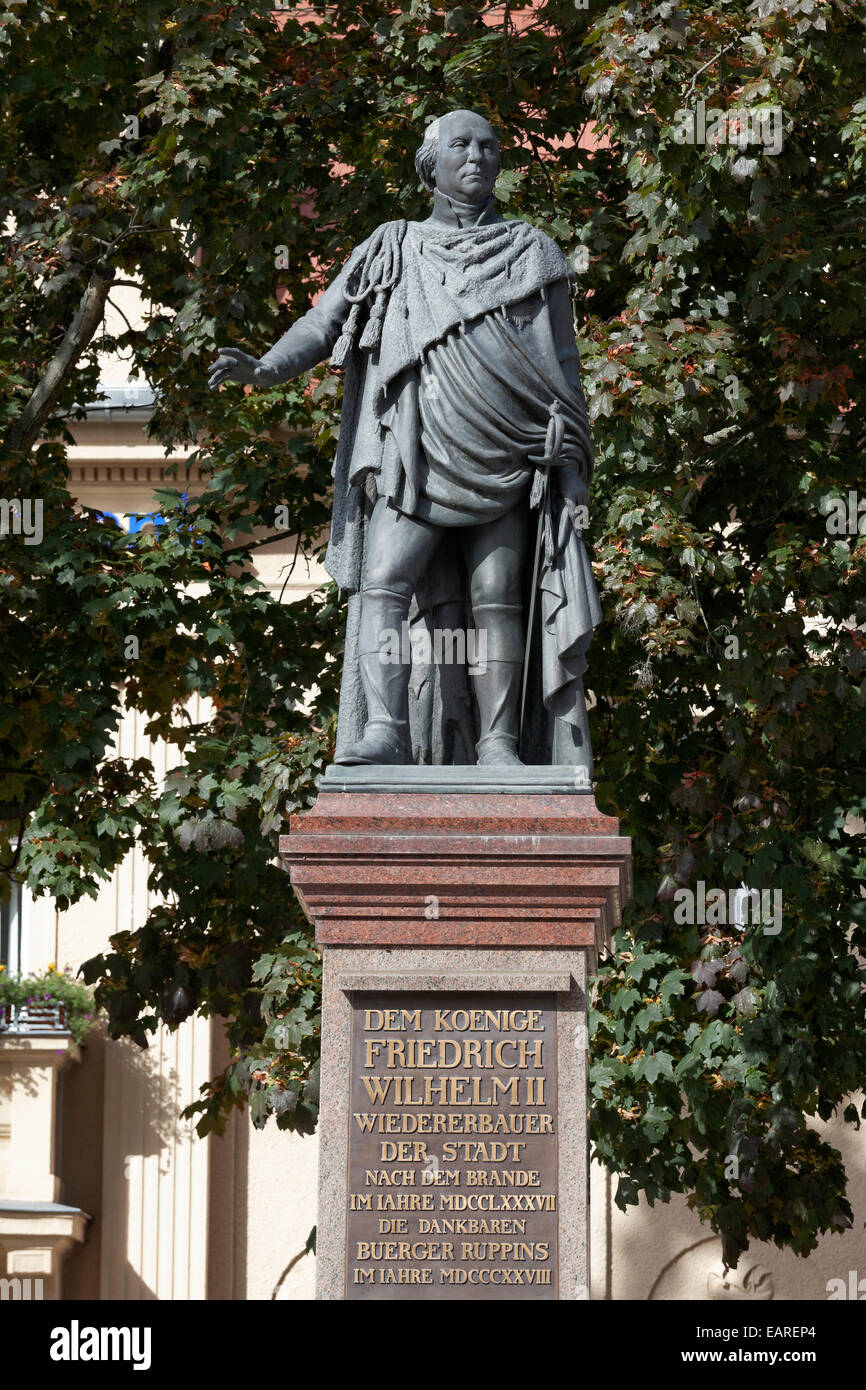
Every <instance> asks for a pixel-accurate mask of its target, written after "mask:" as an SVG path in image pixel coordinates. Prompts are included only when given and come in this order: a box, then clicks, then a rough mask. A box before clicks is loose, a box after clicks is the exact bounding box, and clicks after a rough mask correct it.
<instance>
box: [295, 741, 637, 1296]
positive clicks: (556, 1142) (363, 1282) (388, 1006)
mask: <svg viewBox="0 0 866 1390" xmlns="http://www.w3.org/2000/svg"><path fill="white" fill-rule="evenodd" d="M576 771H577V772H579V769H578V770H575V769H567V768H550V767H546V768H514V769H510V768H503V769H499V768H493V769H491V768H479V767H462V768H417V767H406V768H387V769H384V768H374V767H358V768H333V769H329V771H328V775H327V776H326V778H325V779H324V781H323V783H322V787H321V789H320V793H319V797H318V800H317V801H316V804H315V806H314V807H313V809H312V810H310V811H308V812H306V813H305V814H303V815H300V816H296V817H293V818H292V821H291V824H290V833H289V834H288V835H286V836H283V837H282V839H281V841H280V850H281V853H282V856H283V859H284V861H285V862H286V864H287V865H288V867H289V871H290V874H291V881H292V884H293V886H294V888H295V891H296V893H297V894H298V897H299V898H300V901H301V903H302V904H303V906H304V910H305V911H306V913H307V915H308V917H309V918H310V921H311V922H312V923H313V924H314V925H315V929H316V940H317V943H318V944H319V946H320V947H321V949H322V952H323V957H324V986H323V1021H322V1072H321V1119H320V1125H319V1134H320V1149H319V1153H320V1157H319V1165H320V1166H319V1215H318V1233H317V1297H319V1298H323V1299H365V1300H387V1299H410V1300H414V1299H418V1300H430V1301H437V1300H438V1301H441V1300H448V1299H455V1298H466V1297H469V1298H476V1299H486V1300H490V1299H518V1300H521V1299H579V1298H586V1297H588V1289H589V1268H588V1253H587V1229H588V1172H587V1165H588V1141H587V1107H586V1044H587V1035H586V982H587V977H588V975H589V974H591V973H592V971H593V969H594V967H595V960H596V952H597V951H598V950H605V949H607V948H608V947H609V942H610V935H611V933H612V931H613V929H614V928H615V926H616V925H617V924H618V922H619V920H620V914H621V910H622V905H623V903H624V902H625V901H627V899H628V897H629V895H630V891H631V878H630V842H629V841H628V840H627V839H624V838H623V837H621V836H620V835H619V833H618V832H619V827H618V823H617V821H615V820H613V819H611V818H610V817H607V816H603V815H602V814H601V813H600V812H599V811H598V809H597V807H596V805H595V802H594V799H593V797H592V794H591V792H589V791H587V790H583V789H581V788H580V778H579V776H576V775H575V772H576Z"/></svg>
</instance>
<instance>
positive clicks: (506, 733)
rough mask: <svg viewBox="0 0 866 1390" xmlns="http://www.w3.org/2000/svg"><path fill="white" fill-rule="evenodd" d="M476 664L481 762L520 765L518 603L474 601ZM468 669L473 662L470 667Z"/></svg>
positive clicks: (520, 628)
mask: <svg viewBox="0 0 866 1390" xmlns="http://www.w3.org/2000/svg"><path fill="white" fill-rule="evenodd" d="M472 611H473V616H474V620H475V633H476V656H477V663H476V664H477V669H476V670H475V671H474V672H473V673H472V683H473V688H474V690H475V698H476V700H477V701H478V715H479V720H480V724H481V736H480V738H479V740H478V742H477V743H476V745H475V751H476V755H477V760H478V763H479V765H480V766H485V767H491V766H510V767H522V766H523V764H522V763H521V760H520V758H519V757H518V756H517V740H518V734H519V732H520V731H519V720H520V686H521V679H522V676H523V609H522V607H521V605H520V604H506V603H484V604H481V603H479V604H475V605H474V606H473V610H472ZM470 669H471V668H470Z"/></svg>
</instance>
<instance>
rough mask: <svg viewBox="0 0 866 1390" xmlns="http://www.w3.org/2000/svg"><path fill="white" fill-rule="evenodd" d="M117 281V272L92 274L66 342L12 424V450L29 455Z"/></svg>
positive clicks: (9, 435)
mask: <svg viewBox="0 0 866 1390" xmlns="http://www.w3.org/2000/svg"><path fill="white" fill-rule="evenodd" d="M113 280H114V272H113V271H112V270H110V269H108V270H107V273H106V269H105V268H104V267H100V268H98V269H95V270H93V271H92V272H91V276H90V280H89V282H88V285H87V288H86V290H85V291H84V294H83V295H82V296H81V303H80V304H79V306H78V308H77V310H76V311H75V317H74V318H73V320H72V322H71V324H70V325H69V327H68V328H67V330H66V332H65V333H64V335H63V341H62V343H61V344H60V347H59V348H58V349H57V351H56V352H55V354H54V356H53V357H52V359H51V361H50V362H49V363H48V366H47V367H46V368H45V371H44V372H43V373H42V376H41V378H40V380H39V384H38V386H37V387H36V389H35V391H34V392H33V394H32V396H31V397H30V399H29V401H28V402H27V404H26V405H25V407H24V409H23V410H22V412H21V414H20V415H19V416H18V419H17V420H14V421H13V422H12V425H11V426H10V428H9V431H8V433H7V435H6V445H7V447H8V448H9V449H13V450H16V451H18V450H20V451H21V452H22V453H25V454H26V453H29V451H30V450H31V449H32V448H33V445H34V444H35V443H36V440H37V439H38V438H39V433H40V430H41V429H42V426H43V425H44V424H45V421H46V420H47V419H48V418H49V416H50V415H51V413H52V411H53V410H54V407H55V405H56V404H57V401H58V399H59V397H60V393H61V391H62V390H63V387H64V386H65V385H66V382H67V380H68V378H69V374H70V372H71V371H72V369H73V367H74V366H75V364H76V362H77V361H78V359H79V357H80V356H81V354H82V352H84V350H85V348H86V347H87V346H88V345H89V343H90V341H91V339H92V338H93V335H94V333H95V332H96V330H97V328H98V327H99V325H100V323H101V322H102V317H103V314H104V312H105V301H106V299H107V298H108V292H109V290H110V289H111V286H112V282H113Z"/></svg>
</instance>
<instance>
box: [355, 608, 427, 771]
mask: <svg viewBox="0 0 866 1390" xmlns="http://www.w3.org/2000/svg"><path fill="white" fill-rule="evenodd" d="M409 602H410V600H409V598H408V596H407V595H404V594H400V593H397V592H396V590H393V589H364V590H363V593H362V598H361V621H360V624H359V631H358V666H359V669H360V673H361V684H362V685H363V687H364V697H365V699H366V702H367V723H366V725H365V726H364V735H363V737H362V738H360V739H358V741H357V742H356V743H353V744H350V745H349V747H348V748H346V749H345V750H344V751H343V753H342V754H341V756H340V762H341V763H407V762H409V761H411V751H412V750H411V745H410V741H409V677H410V674H411V664H409V663H406V662H404V661H403V656H404V652H403V640H402V638H403V623H404V622H405V621H406V619H407V617H408V613H409Z"/></svg>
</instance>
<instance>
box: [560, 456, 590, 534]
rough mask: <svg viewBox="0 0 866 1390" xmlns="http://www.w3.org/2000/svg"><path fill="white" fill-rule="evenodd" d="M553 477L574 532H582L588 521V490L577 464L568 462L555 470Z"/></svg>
mask: <svg viewBox="0 0 866 1390" xmlns="http://www.w3.org/2000/svg"><path fill="white" fill-rule="evenodd" d="M555 477H556V481H557V483H558V484H559V490H560V493H561V494H562V500H563V501H564V503H565V510H566V512H567V513H568V516H569V517H570V519H571V523H572V525H573V526H574V528H575V530H576V531H582V530H583V529H584V527H585V526H586V523H587V521H588V519H589V516H588V512H587V503H588V501H589V488H588V487H587V484H586V479H585V478H584V476H583V470H582V469H581V467H580V465H579V464H576V463H572V462H569V463H565V464H563V465H562V467H560V468H557V469H556V470H555Z"/></svg>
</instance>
